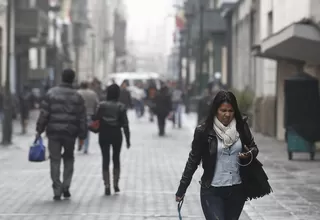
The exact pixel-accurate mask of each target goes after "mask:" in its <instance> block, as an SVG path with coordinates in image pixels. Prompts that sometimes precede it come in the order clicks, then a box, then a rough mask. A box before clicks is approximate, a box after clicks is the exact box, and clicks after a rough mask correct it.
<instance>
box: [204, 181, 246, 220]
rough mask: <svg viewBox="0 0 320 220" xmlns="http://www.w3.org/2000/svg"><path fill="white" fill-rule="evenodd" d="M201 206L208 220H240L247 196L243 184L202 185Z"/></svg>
mask: <svg viewBox="0 0 320 220" xmlns="http://www.w3.org/2000/svg"><path fill="white" fill-rule="evenodd" d="M200 194H201V206H202V210H203V213H204V215H205V217H206V220H238V219H239V218H240V215H241V212H242V209H243V206H244V203H245V200H246V197H245V194H244V190H243V186H242V185H241V184H240V185H235V186H226V187H213V186H212V187H210V188H203V187H201V192H200Z"/></svg>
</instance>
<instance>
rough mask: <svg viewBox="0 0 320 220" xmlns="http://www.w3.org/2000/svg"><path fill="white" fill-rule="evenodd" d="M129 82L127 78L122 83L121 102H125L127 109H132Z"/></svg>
mask: <svg viewBox="0 0 320 220" xmlns="http://www.w3.org/2000/svg"><path fill="white" fill-rule="evenodd" d="M128 84H129V83H128V81H127V80H124V81H123V83H122V84H121V90H120V97H119V102H121V103H122V104H124V105H125V106H126V108H127V109H130V108H132V98H131V94H130V91H129V90H128Z"/></svg>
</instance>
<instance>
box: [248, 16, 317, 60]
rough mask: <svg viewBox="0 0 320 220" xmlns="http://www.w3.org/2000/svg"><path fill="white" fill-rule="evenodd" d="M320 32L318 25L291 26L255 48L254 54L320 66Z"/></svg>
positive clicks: (296, 24) (301, 24) (297, 24)
mask: <svg viewBox="0 0 320 220" xmlns="http://www.w3.org/2000/svg"><path fill="white" fill-rule="evenodd" d="M319 51H320V30H319V27H318V26H317V24H312V23H305V22H298V23H293V24H291V25H289V26H288V27H286V28H284V29H283V30H281V31H280V32H278V33H275V34H273V35H271V36H270V37H268V38H267V39H265V40H263V41H262V42H261V45H258V46H256V47H255V48H253V54H255V55H257V56H261V57H266V58H270V59H275V60H279V59H287V60H296V61H308V62H311V63H314V64H320V58H319Z"/></svg>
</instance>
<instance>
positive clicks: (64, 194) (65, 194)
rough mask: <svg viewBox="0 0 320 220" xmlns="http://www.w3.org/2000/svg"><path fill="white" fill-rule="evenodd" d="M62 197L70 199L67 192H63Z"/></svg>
mask: <svg viewBox="0 0 320 220" xmlns="http://www.w3.org/2000/svg"><path fill="white" fill-rule="evenodd" d="M63 197H64V198H70V197H71V194H70V192H69V190H65V191H64V192H63Z"/></svg>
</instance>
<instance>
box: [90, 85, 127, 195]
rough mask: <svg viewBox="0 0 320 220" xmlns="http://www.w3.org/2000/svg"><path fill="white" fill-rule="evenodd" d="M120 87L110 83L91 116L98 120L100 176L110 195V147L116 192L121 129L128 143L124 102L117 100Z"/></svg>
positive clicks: (118, 176)
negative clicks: (105, 97) (100, 157)
mask: <svg viewBox="0 0 320 220" xmlns="http://www.w3.org/2000/svg"><path fill="white" fill-rule="evenodd" d="M119 97H120V87H119V86H118V85H117V84H112V85H110V86H109V87H108V88H107V99H106V101H103V102H100V104H99V107H98V110H97V112H96V114H95V115H94V116H93V117H92V119H93V120H94V121H99V124H100V126H99V144H100V148H101V153H102V176H103V181H104V187H105V195H110V194H111V190H110V172H109V164H110V148H111V147H112V153H113V156H112V159H113V187H114V191H115V192H116V193H118V192H120V188H119V179H120V153H121V146H122V140H123V138H122V131H121V129H123V131H124V134H125V139H126V143H127V148H128V149H129V148H130V146H131V144H130V129H129V120H128V117H127V109H126V106H125V104H123V103H121V102H119Z"/></svg>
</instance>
